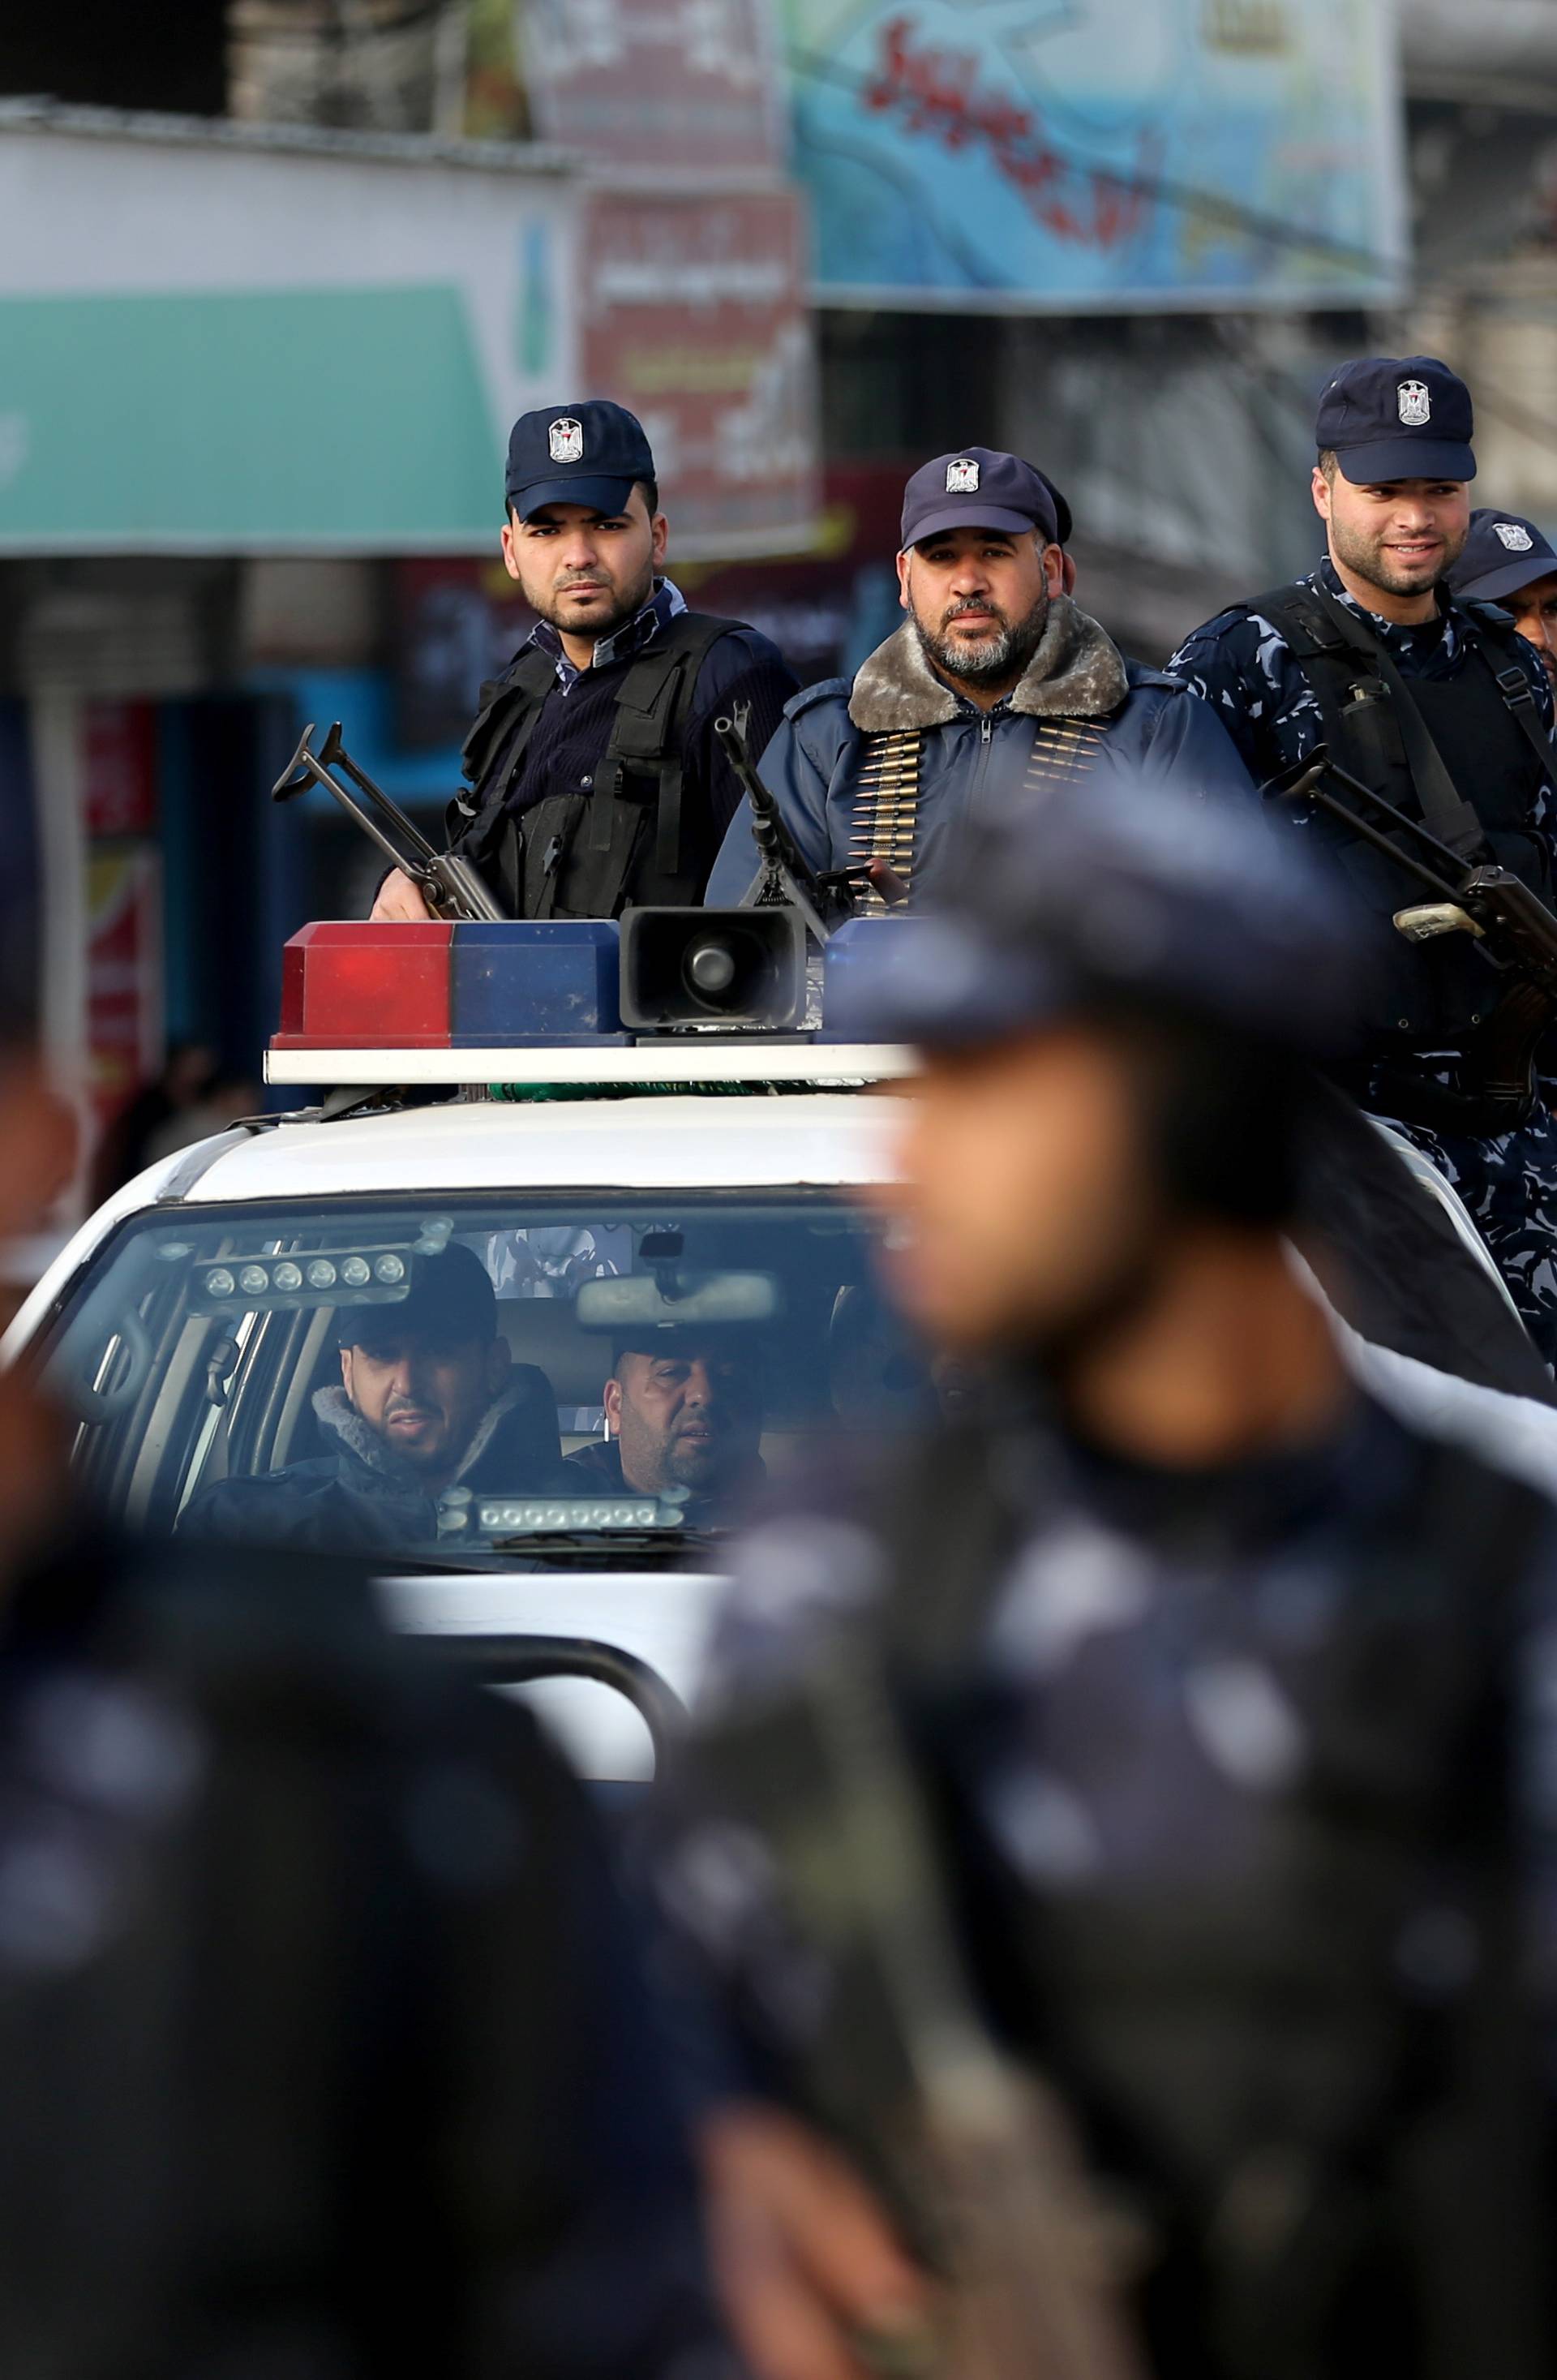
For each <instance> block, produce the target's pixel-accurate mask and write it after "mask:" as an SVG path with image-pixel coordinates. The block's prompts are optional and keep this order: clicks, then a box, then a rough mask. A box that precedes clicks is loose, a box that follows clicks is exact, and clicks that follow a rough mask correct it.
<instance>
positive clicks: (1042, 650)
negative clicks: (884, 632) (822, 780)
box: [849, 595, 1129, 735]
mask: <svg viewBox="0 0 1557 2380" xmlns="http://www.w3.org/2000/svg"><path fill="white" fill-rule="evenodd" d="M1128 693H1129V680H1128V679H1127V677H1126V675H1125V663H1124V657H1123V655H1122V654H1121V653H1120V651H1119V649H1118V647H1117V645H1116V644H1115V642H1114V640H1113V638H1112V637H1110V636H1108V635H1107V634H1106V632H1105V631H1104V629H1102V628H1100V627H1099V626H1098V624H1097V622H1096V621H1095V620H1094V619H1093V618H1092V616H1091V614H1090V613H1086V612H1083V611H1081V610H1080V609H1079V608H1078V606H1077V605H1076V604H1074V603H1073V602H1072V601H1071V600H1070V598H1069V596H1068V595H1054V596H1051V597H1050V599H1049V616H1048V619H1047V620H1046V621H1045V622H1044V634H1043V637H1042V638H1041V639H1040V641H1039V646H1038V650H1037V651H1036V652H1035V653H1034V654H1033V656H1032V660H1031V661H1030V662H1028V664H1027V667H1026V668H1025V669H1024V670H1023V672H1022V674H1021V675H1020V678H1019V679H1018V680H1017V683H1016V685H1015V686H1014V687H1013V688H1012V690H1011V695H1010V705H1011V709H1012V710H1020V711H1025V712H1026V713H1027V714H1028V715H1029V716H1030V717H1031V718H1033V719H1105V718H1106V717H1107V716H1108V714H1109V713H1110V712H1111V711H1115V710H1118V708H1119V705H1120V704H1121V703H1122V702H1123V700H1124V698H1125V697H1126V695H1127V694H1128ZM959 710H960V705H959V702H958V698H957V697H956V695H955V694H953V692H952V690H951V688H950V686H947V683H946V680H945V679H944V678H942V677H937V676H936V674H935V671H934V670H933V669H932V668H931V666H930V664H929V662H927V661H926V660H925V658H924V650H923V646H922V645H921V644H920V641H919V633H918V631H917V629H916V628H915V626H914V625H913V622H912V621H911V620H905V621H904V622H903V625H902V626H901V627H900V628H899V630H898V631H897V633H896V635H894V636H890V637H887V642H886V643H885V644H884V645H878V646H877V647H876V649H875V652H874V653H872V655H871V657H870V659H869V661H868V662H865V663H864V665H863V668H862V669H861V670H860V671H859V672H858V674H856V676H855V679H854V685H853V688H852V690H851V694H850V697H849V716H850V718H851V720H852V721H853V722H854V724H855V726H856V727H858V728H860V729H862V730H863V733H864V734H865V735H890V734H891V733H892V732H893V730H894V729H903V728H911V727H944V726H945V725H946V723H947V720H950V719H955V718H956V717H957V716H958V713H959Z"/></svg>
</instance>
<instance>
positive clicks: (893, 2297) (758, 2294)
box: [699, 2102, 934, 2380]
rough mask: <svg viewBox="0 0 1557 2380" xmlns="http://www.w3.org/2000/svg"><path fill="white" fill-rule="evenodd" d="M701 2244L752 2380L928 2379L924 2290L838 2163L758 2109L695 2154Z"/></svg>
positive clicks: (794, 2127) (736, 2117)
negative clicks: (915, 2375) (874, 2351)
mask: <svg viewBox="0 0 1557 2380" xmlns="http://www.w3.org/2000/svg"><path fill="white" fill-rule="evenodd" d="M699 2148H700V2155H701V2160H702V2166H703V2176H704V2185H705V2189H706V2197H707V2209H708V2239H709V2246H710V2251H711V2253H712V2257H713V2265H714V2274H715V2279H716V2282H717V2284H718V2290H719V2295H720V2297H721V2299H722V2301H723V2304H724V2311H725V2314H726V2318H727V2319H728V2321H729V2323H730V2330H731V2332H732V2334H733V2336H734V2338H735V2341H736V2344H737V2346H738V2348H739V2349H740V2350H741V2352H742V2356H743V2357H744V2359H745V2361H746V2362H747V2363H748V2365H749V2366H750V2368H751V2371H752V2373H753V2374H754V2380H870V2375H871V2374H872V2373H873V2372H877V2371H879V2370H880V2369H882V2368H883V2367H882V2362H881V2361H880V2360H879V2359H875V2358H873V2357H872V2356H871V2355H870V2353H869V2351H868V2344H867V2342H869V2341H870V2340H873V2339H874V2340H876V2341H878V2342H879V2344H880V2347H881V2349H882V2350H884V2351H886V2350H888V2349H889V2350H890V2368H891V2369H892V2370H894V2371H897V2372H903V2373H909V2372H913V2371H917V2370H920V2369H923V2370H925V2371H929V2370H930V2368H931V2358H932V2350H933V2345H934V2338H933V2333H932V2330H931V2325H930V2312H931V2299H932V2290H931V2285H930V2283H929V2282H927V2281H926V2279H925V2277H924V2276H923V2273H922V2272H920V2271H919V2269H918V2267H917V2266H916V2265H913V2264H912V2263H911V2262H910V2260H909V2258H908V2257H907V2256H906V2255H905V2254H904V2253H903V2251H902V2249H901V2248H900V2247H899V2244H898V2241H897V2240H896V2238H895V2237H894V2235H893V2231H892V2227H891V2225H890V2223H889V2222H888V2221H887V2216H885V2215H884V2214H883V2212H882V2210H881V2208H880V2207H879V2206H878V2205H877V2204H876V2203H875V2199H874V2198H873V2197H872V2196H871V2194H870V2192H868V2191H867V2190H866V2188H865V2186H864V2184H863V2182H861V2181H860V2180H857V2179H856V2177H855V2175H854V2174H853V2173H852V2172H851V2169H850V2168H849V2167H848V2166H847V2165H846V2164H845V2163H844V2161H843V2159H842V2158H841V2157H840V2156H839V2154H838V2152H837V2151H836V2150H835V2149H834V2148H832V2147H831V2146H829V2144H828V2143H827V2142H826V2141H825V2140H823V2139H822V2138H821V2137H820V2135H819V2134H817V2133H815V2132H814V2131H811V2130H810V2129H809V2127H808V2126H806V2125H804V2124H802V2123H799V2122H797V2121H796V2120H795V2119H794V2118H793V2117H792V2116H788V2115H785V2114H784V2113H783V2112H782V2111H781V2110H779V2109H778V2108H776V2107H766V2106H763V2105H760V2104H758V2103H756V2102H751V2103H742V2104H740V2105H733V2106H730V2107H725V2108H722V2109H720V2111H719V2112H718V2114H717V2115H716V2116H714V2117H712V2118H711V2119H709V2120H708V2121H707V2122H706V2123H705V2125H704V2127H703V2131H702V2136H701V2140H700V2143H699Z"/></svg>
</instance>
